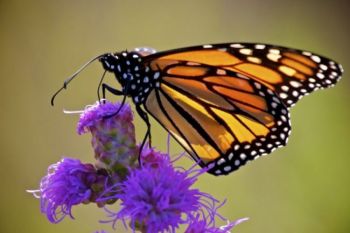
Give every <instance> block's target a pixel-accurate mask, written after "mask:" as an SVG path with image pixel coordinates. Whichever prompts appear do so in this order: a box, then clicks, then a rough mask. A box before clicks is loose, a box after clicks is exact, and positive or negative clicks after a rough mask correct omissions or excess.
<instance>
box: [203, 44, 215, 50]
mask: <svg viewBox="0 0 350 233" xmlns="http://www.w3.org/2000/svg"><path fill="white" fill-rule="evenodd" d="M203 48H205V49H210V48H213V46H212V45H211V44H206V45H203Z"/></svg>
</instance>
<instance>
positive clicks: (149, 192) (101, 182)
mask: <svg viewBox="0 0 350 233" xmlns="http://www.w3.org/2000/svg"><path fill="white" fill-rule="evenodd" d="M116 112H117V114H116ZM132 121H133V115H132V112H131V109H130V107H129V106H128V105H126V104H124V105H121V104H119V103H116V104H113V103H110V102H105V103H103V104H100V103H96V104H95V105H92V106H90V107H88V108H87V109H85V111H84V112H83V113H82V114H81V116H80V121H79V123H78V128H77V131H78V133H79V134H82V133H87V132H90V133H91V134H92V146H93V148H94V151H95V158H96V164H94V165H93V164H83V163H81V162H80V161H79V160H77V159H72V158H63V159H62V160H61V161H59V162H58V163H56V164H53V165H51V166H50V167H49V169H48V174H47V175H46V176H45V177H44V178H42V180H41V183H40V189H39V190H31V191H30V192H32V193H34V195H35V196H36V197H38V198H40V201H41V211H42V212H43V213H44V214H46V216H47V218H48V219H49V221H51V222H53V223H57V222H60V221H61V220H62V219H63V218H64V217H65V216H70V217H71V218H73V215H72V212H71V210H72V207H73V206H74V205H78V204H82V203H84V204H87V203H91V202H94V203H97V205H98V206H99V207H103V206H106V205H107V204H113V203H115V202H116V201H118V202H119V204H120V209H119V211H117V212H113V211H111V210H109V209H108V208H107V207H105V208H104V209H105V210H106V213H107V215H108V217H109V219H108V220H106V221H105V222H111V223H112V224H113V226H114V225H115V223H116V222H118V221H121V222H122V223H124V226H125V227H127V225H128V226H129V227H130V228H131V229H132V231H133V232H135V231H136V230H138V231H140V232H142V233H157V232H176V231H177V230H178V229H179V227H180V226H183V227H185V229H186V230H185V233H206V232H209V233H227V232H229V231H230V229H232V228H233V227H234V226H235V225H237V224H238V223H240V222H242V221H245V220H246V219H245V218H244V219H239V220H237V221H234V222H229V221H227V219H225V218H224V217H222V216H221V215H220V214H219V213H218V211H217V210H218V208H219V207H221V206H222V205H223V204H224V203H220V202H219V201H218V200H216V199H215V198H214V197H212V196H211V195H210V194H208V193H204V192H201V191H200V190H199V189H197V188H194V187H193V185H194V184H195V182H196V181H197V179H198V177H199V176H200V175H201V174H202V173H204V172H205V171H206V169H197V168H196V166H193V167H192V168H190V169H188V170H185V169H183V168H178V167H176V166H175V165H174V163H173V162H172V161H171V159H170V156H169V155H168V154H164V153H161V152H159V151H157V150H155V149H154V148H150V147H145V146H139V145H137V144H136V140H135V129H134V125H133V122H132ZM141 147H143V148H141ZM138 161H141V164H139V163H138ZM217 218H219V219H221V220H224V221H226V222H227V224H226V225H225V226H221V227H217V226H216V219H217ZM127 223H128V224H127ZM102 232H104V231H102Z"/></svg>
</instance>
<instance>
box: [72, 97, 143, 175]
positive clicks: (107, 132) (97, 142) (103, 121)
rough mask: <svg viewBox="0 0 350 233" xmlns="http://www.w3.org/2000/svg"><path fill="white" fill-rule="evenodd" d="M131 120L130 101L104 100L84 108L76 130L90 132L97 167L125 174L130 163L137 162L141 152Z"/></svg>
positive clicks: (133, 164) (130, 165)
mask: <svg viewBox="0 0 350 233" xmlns="http://www.w3.org/2000/svg"><path fill="white" fill-rule="evenodd" d="M132 121H133V115H132V112H131V109H130V106H129V105H128V104H124V105H121V104H120V103H115V104H114V103H111V102H107V101H104V103H99V102H97V103H96V104H95V105H92V106H89V107H88V108H86V109H85V110H84V112H83V113H82V114H81V116H80V120H79V123H78V127H77V132H78V133H79V134H83V133H87V132H91V134H92V141H91V143H92V146H93V148H94V151H95V157H96V159H97V160H98V163H97V165H96V166H97V167H99V168H105V169H107V170H109V171H110V172H112V173H114V172H117V173H122V174H123V175H125V172H127V168H128V167H132V166H136V162H137V158H138V155H139V153H138V148H137V147H136V142H135V128H134V125H133V122H132Z"/></svg>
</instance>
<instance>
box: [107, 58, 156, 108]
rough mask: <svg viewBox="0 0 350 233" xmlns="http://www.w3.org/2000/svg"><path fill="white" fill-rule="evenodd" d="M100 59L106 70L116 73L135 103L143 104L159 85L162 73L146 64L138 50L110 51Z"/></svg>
mask: <svg viewBox="0 0 350 233" xmlns="http://www.w3.org/2000/svg"><path fill="white" fill-rule="evenodd" d="M100 61H101V63H102V65H103V68H104V69H105V70H106V71H109V72H113V73H114V74H115V76H116V79H117V81H118V82H119V83H120V85H121V86H122V91H123V92H124V93H125V95H127V96H130V97H131V98H132V99H133V101H134V102H135V104H138V105H139V104H143V103H144V102H145V100H146V99H147V96H148V95H149V93H150V91H151V90H152V89H153V88H155V87H159V80H158V78H159V76H160V73H159V72H158V71H153V70H152V69H150V67H148V66H147V65H145V64H144V61H143V57H142V56H141V55H140V54H138V53H136V52H127V51H123V52H121V53H109V54H106V55H105V56H103V57H102V58H101V59H100Z"/></svg>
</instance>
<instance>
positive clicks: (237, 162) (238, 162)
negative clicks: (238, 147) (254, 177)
mask: <svg viewBox="0 0 350 233" xmlns="http://www.w3.org/2000/svg"><path fill="white" fill-rule="evenodd" d="M239 164H241V162H240V161H239V160H238V159H237V160H236V161H235V166H237V167H238V166H239Z"/></svg>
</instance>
